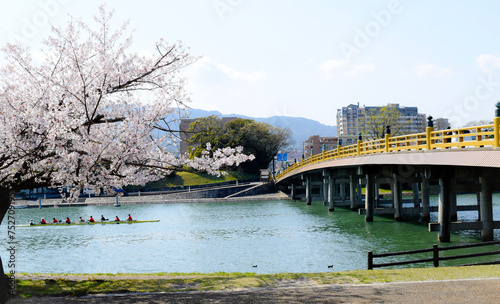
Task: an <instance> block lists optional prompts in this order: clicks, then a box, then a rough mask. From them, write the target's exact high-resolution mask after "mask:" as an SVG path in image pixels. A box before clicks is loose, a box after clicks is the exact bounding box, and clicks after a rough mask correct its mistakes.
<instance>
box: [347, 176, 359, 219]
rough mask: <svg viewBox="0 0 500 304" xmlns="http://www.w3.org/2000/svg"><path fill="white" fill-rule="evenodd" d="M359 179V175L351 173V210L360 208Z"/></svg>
mask: <svg viewBox="0 0 500 304" xmlns="http://www.w3.org/2000/svg"><path fill="white" fill-rule="evenodd" d="M358 181H359V179H358V178H357V176H356V175H355V174H354V173H353V174H350V175H349V198H350V200H351V206H350V208H351V210H352V211H353V210H357V209H358V199H357V193H356V192H357V188H358Z"/></svg>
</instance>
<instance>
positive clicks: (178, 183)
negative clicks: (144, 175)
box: [126, 171, 259, 190]
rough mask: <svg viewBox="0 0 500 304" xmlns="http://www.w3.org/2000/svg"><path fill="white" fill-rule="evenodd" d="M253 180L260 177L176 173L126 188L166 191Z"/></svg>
mask: <svg viewBox="0 0 500 304" xmlns="http://www.w3.org/2000/svg"><path fill="white" fill-rule="evenodd" d="M253 178H259V176H258V175H253V174H248V173H243V172H235V171H227V172H226V174H225V175H221V176H220V177H217V176H215V175H210V174H207V173H190V172H176V173H173V174H172V175H170V176H167V177H165V178H162V179H160V180H157V181H154V182H149V183H147V184H146V185H145V186H127V187H126V188H127V189H129V190H138V189H142V188H150V189H164V188H168V187H182V186H198V185H207V184H214V183H221V182H228V181H236V180H247V179H253Z"/></svg>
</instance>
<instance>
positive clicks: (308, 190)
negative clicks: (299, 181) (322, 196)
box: [306, 174, 312, 205]
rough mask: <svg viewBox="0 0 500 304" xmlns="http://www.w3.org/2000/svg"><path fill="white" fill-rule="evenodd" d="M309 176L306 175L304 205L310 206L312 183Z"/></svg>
mask: <svg viewBox="0 0 500 304" xmlns="http://www.w3.org/2000/svg"><path fill="white" fill-rule="evenodd" d="M311 179H312V178H311V175H310V174H306V205H311V203H312V185H311V183H312V181H311Z"/></svg>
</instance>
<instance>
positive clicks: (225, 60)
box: [0, 0, 500, 127]
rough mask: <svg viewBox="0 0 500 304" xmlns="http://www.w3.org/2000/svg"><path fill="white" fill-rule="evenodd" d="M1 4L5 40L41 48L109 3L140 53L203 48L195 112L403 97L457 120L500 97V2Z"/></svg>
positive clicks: (195, 71) (472, 117)
mask: <svg viewBox="0 0 500 304" xmlns="http://www.w3.org/2000/svg"><path fill="white" fill-rule="evenodd" d="M4 2H5V3H4V4H3V7H2V10H1V12H0V45H4V44H6V43H8V42H11V41H13V39H14V38H17V39H19V40H22V41H23V42H25V43H27V44H28V45H30V46H31V47H32V48H33V49H34V50H36V49H37V48H39V47H40V42H41V41H42V39H43V38H45V37H47V35H49V33H50V27H51V25H55V26H64V25H65V24H66V23H67V21H68V20H69V18H70V16H71V17H74V18H80V19H82V20H84V21H88V22H91V18H92V16H94V15H96V14H97V11H98V7H99V5H100V4H102V3H106V6H107V8H108V9H114V10H115V18H114V21H115V22H116V27H118V26H120V25H121V23H122V22H124V21H126V20H130V28H132V29H134V45H133V50H134V51H137V52H148V51H149V52H154V42H155V41H157V40H159V39H160V38H164V39H165V40H167V41H172V42H174V41H176V40H182V41H183V42H184V44H185V45H187V46H189V47H190V48H191V53H192V54H193V55H196V56H200V59H198V60H197V61H196V62H195V63H193V64H192V65H191V66H189V67H187V68H186V69H185V71H184V73H185V75H186V77H188V79H189V84H188V86H187V89H188V91H189V92H190V93H191V97H192V103H191V104H190V106H191V107H193V108H197V109H203V110H215V111H220V112H221V113H223V114H239V115H247V116H252V117H270V116H275V115H283V116H295V117H305V118H309V119H313V120H317V121H319V122H321V123H323V124H326V125H336V112H337V109H339V108H341V107H345V106H348V105H349V104H357V103H359V105H360V106H363V105H366V106H383V105H386V104H388V103H399V104H400V106H417V107H418V108H419V112H420V113H425V114H426V115H432V116H433V117H435V118H438V117H445V118H448V119H450V122H451V125H452V127H460V126H462V125H464V124H466V123H468V122H470V121H478V120H492V119H493V117H494V115H495V104H496V103H497V101H498V100H499V99H500V73H499V72H500V39H499V37H500V35H499V33H500V18H499V13H500V1H494V0H483V1H465V0H456V1H450V0H442V1H431V0H420V1H416V0H414V1H412V0H382V1H378V0H370V1H368V0H365V1H355V0H351V1H347V0H345V1H340V0H331V1H327V0H309V1H305V0H182V1H181V0H177V1H175V0H163V1H161V0H141V1H132V0H108V1H103V0H100V1H97V0H85V1H79V0H21V1H4ZM0 58H1V57H0ZM2 60H3V59H0V64H1V63H2Z"/></svg>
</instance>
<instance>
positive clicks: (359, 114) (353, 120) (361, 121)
mask: <svg viewBox="0 0 500 304" xmlns="http://www.w3.org/2000/svg"><path fill="white" fill-rule="evenodd" d="M389 106H392V107H395V108H396V109H397V110H398V112H399V114H400V116H399V118H398V123H399V124H400V125H402V129H401V130H400V133H401V134H412V133H420V132H423V131H424V130H425V126H426V117H425V114H421V113H418V108H417V107H400V106H399V104H389ZM382 108H383V107H375V106H369V107H365V106H363V107H360V106H359V103H358V104H356V105H355V104H350V105H349V106H347V107H342V108H341V109H338V110H337V136H342V137H346V138H348V140H347V141H348V142H346V144H353V143H355V142H356V141H357V139H358V138H359V135H360V134H364V133H366V125H367V124H368V123H369V113H374V112H375V113H376V112H377V111H379V110H380V109H382ZM364 135H367V134H364Z"/></svg>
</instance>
